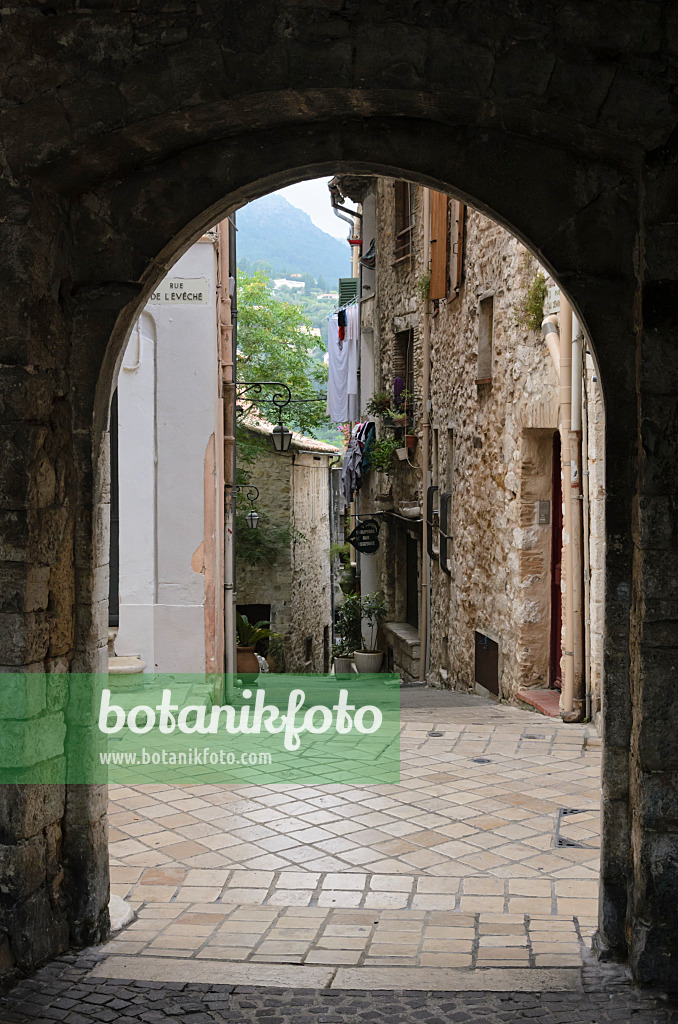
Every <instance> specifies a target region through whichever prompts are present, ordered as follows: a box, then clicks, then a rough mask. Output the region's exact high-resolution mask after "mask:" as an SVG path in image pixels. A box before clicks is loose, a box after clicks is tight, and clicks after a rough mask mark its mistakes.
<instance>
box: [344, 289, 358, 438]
mask: <svg viewBox="0 0 678 1024" xmlns="http://www.w3.org/2000/svg"><path fill="white" fill-rule="evenodd" d="M346 345H347V346H348V371H347V375H346V393H347V399H348V401H347V405H348V419H349V420H350V421H351V422H353V421H354V420H357V419H358V417H359V416H360V409H359V407H358V363H359V359H360V307H359V306H358V304H357V303H353V305H350V306H348V307H347V308H346Z"/></svg>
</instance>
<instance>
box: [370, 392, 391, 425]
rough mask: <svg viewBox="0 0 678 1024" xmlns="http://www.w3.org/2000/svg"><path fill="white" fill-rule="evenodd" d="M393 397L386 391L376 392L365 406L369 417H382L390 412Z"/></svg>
mask: <svg viewBox="0 0 678 1024" xmlns="http://www.w3.org/2000/svg"><path fill="white" fill-rule="evenodd" d="M390 408H391V397H390V395H389V394H388V392H386V391H375V393H374V394H373V395H372V397H371V398H370V400H369V402H368V403H367V405H366V406H365V411H366V412H367V413H368V415H369V416H374V417H375V418H376V417H382V416H384V415H387V414H388V413H389V412H390Z"/></svg>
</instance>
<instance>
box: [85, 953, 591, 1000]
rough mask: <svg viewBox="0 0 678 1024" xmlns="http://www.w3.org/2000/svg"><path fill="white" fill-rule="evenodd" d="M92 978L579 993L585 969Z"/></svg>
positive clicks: (130, 965)
mask: <svg viewBox="0 0 678 1024" xmlns="http://www.w3.org/2000/svg"><path fill="white" fill-rule="evenodd" d="M87 977H88V978H117V979H119V980H121V981H151V982H179V983H186V984H201V985H256V986H258V987H264V988H271V987H273V988H280V987H283V988H295V989H299V988H305V989H319V988H330V989H352V990H361V991H371V990H374V989H382V990H389V991H393V990H398V991H404V992H581V991H582V981H581V970H580V969H579V968H571V967H552V968H549V967H518V968H516V967H499V968H498V967H488V968H482V967H477V968H466V969H465V968H454V967H450V968H445V967H410V968H402V967H338V968H336V967H306V966H293V965H290V964H284V963H283V964H262V963H257V964H235V963H227V962H224V961H223V960H200V961H197V960H182V959H179V958H171V957H163V958H160V957H158V958H152V957H144V958H143V959H141V958H139V957H130V956H109V957H107V958H106V959H105V960H102V961H101V962H100V963H98V964H97V965H96V967H94V968H93V970H92V971H90V973H89V974H88V975H87Z"/></svg>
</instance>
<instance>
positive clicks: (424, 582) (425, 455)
mask: <svg viewBox="0 0 678 1024" xmlns="http://www.w3.org/2000/svg"><path fill="white" fill-rule="evenodd" d="M423 199H424V203H423V207H424V208H423V219H424V263H425V268H426V269H428V266H429V262H430V248H431V191H430V189H428V188H425V189H424V196H423ZM422 334H423V339H422V340H423V345H422V363H423V368H422V382H421V407H422V422H421V456H422V467H421V476H422V481H423V487H422V491H423V494H422V519H423V531H424V533H423V536H425V534H426V523H427V521H428V486H427V484H428V474H429V443H430V432H431V421H430V419H429V408H428V406H429V389H430V370H431V367H430V363H431V333H430V323H429V298H428V296H427V297H426V299H425V300H424V309H423V331H422ZM421 569H422V572H421V620H420V623H419V650H420V654H419V672H420V674H421V675H422V678H423V679H426V675H427V671H428V667H429V604H430V586H431V564H430V561H429V558H428V554H427V553H426V550H425V542H424V540H423V537H422V545H421Z"/></svg>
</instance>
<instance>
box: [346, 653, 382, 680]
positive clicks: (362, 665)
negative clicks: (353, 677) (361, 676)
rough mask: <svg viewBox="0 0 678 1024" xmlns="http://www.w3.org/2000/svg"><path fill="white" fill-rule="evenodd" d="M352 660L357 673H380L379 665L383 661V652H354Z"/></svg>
mask: <svg viewBox="0 0 678 1024" xmlns="http://www.w3.org/2000/svg"><path fill="white" fill-rule="evenodd" d="M353 660H354V661H355V667H356V668H357V669H358V672H361V673H365V674H366V675H367V674H369V673H372V672H380V671H381V663H382V661H383V660H384V653H383V651H354V652H353Z"/></svg>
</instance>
